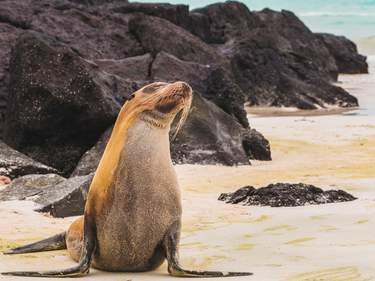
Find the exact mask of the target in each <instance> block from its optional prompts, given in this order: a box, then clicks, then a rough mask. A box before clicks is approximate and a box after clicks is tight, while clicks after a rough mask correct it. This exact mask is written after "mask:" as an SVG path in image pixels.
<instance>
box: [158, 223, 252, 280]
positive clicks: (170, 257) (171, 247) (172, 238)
mask: <svg viewBox="0 0 375 281" xmlns="http://www.w3.org/2000/svg"><path fill="white" fill-rule="evenodd" d="M179 236H180V223H175V224H173V225H172V227H171V228H170V229H169V231H168V232H167V234H166V235H165V237H164V241H163V245H164V248H165V253H166V257H167V261H168V272H169V274H170V275H172V276H175V277H196V278H208V277H234V276H249V275H253V274H252V273H251V272H222V271H197V270H186V269H183V268H182V267H181V266H180V265H179V261H178V241H179Z"/></svg>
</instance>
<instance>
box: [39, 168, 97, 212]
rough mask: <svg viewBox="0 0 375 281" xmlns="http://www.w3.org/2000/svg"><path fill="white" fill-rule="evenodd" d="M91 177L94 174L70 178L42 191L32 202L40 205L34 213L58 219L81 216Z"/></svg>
mask: <svg viewBox="0 0 375 281" xmlns="http://www.w3.org/2000/svg"><path fill="white" fill-rule="evenodd" d="M93 177H94V174H89V175H86V176H80V177H72V178H69V179H67V180H65V181H63V182H61V183H60V184H58V185H53V186H50V187H47V188H45V189H43V191H42V192H41V193H39V194H38V197H37V198H36V199H34V200H33V201H35V202H36V203H38V204H40V205H41V207H39V208H38V209H37V210H36V211H39V212H48V213H50V214H51V215H52V216H54V217H58V218H64V217H70V216H79V215H82V214H83V211H84V209H85V202H86V199H87V193H88V191H89V187H90V185H91V182H92V179H93Z"/></svg>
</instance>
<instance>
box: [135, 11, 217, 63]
mask: <svg viewBox="0 0 375 281" xmlns="http://www.w3.org/2000/svg"><path fill="white" fill-rule="evenodd" d="M129 31H130V32H131V34H133V35H134V36H135V37H136V38H137V39H138V40H139V42H140V44H141V45H142V47H143V49H144V50H145V51H146V52H149V53H151V54H152V55H154V56H155V55H156V54H157V53H158V52H161V51H165V52H168V53H170V54H172V55H174V56H175V57H177V58H179V59H181V60H186V61H195V62H199V63H202V64H210V63H214V62H216V63H217V62H219V61H220V60H223V58H222V57H221V56H220V55H219V54H218V53H217V52H216V50H215V49H214V48H213V47H211V46H209V45H208V44H206V43H205V42H203V41H201V40H200V39H199V38H198V37H196V36H194V35H192V34H191V33H190V32H188V31H187V30H185V29H183V28H182V27H180V26H177V25H175V24H173V23H171V22H169V21H167V20H164V19H162V18H158V17H152V16H145V15H137V16H134V17H133V18H132V19H131V20H130V21H129Z"/></svg>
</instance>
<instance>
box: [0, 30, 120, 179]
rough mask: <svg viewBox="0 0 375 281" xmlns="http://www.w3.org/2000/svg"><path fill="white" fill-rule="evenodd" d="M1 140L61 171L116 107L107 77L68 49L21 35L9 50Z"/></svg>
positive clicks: (71, 165)
mask: <svg viewBox="0 0 375 281" xmlns="http://www.w3.org/2000/svg"><path fill="white" fill-rule="evenodd" d="M10 77H11V78H10V83H11V84H12V85H13V86H12V87H11V88H10V96H9V99H8V111H7V117H6V129H5V136H4V139H5V141H6V143H7V144H9V145H10V146H12V147H14V148H16V149H17V150H19V151H21V152H23V153H25V154H26V155H28V156H30V157H32V158H33V159H36V160H38V161H40V162H42V163H45V164H47V165H50V166H52V167H54V168H57V169H58V170H60V171H62V172H63V173H64V174H67V173H69V172H71V171H72V170H73V169H74V166H75V164H76V163H77V162H78V160H79V158H80V157H81V155H82V154H83V153H84V152H85V151H86V150H87V149H88V148H90V147H91V146H92V145H93V144H94V143H95V141H96V140H97V139H98V137H99V136H100V135H101V133H102V132H103V131H104V130H105V129H106V128H107V127H108V126H109V125H111V124H112V122H113V121H114V120H115V118H116V116H117V113H118V111H119V109H120V104H119V103H118V102H117V101H116V99H115V97H114V96H112V95H113V91H111V88H110V87H109V85H108V80H106V79H104V78H105V77H103V76H102V75H99V74H98V73H97V72H96V70H95V69H92V66H91V65H90V64H85V62H84V61H83V60H82V59H81V58H79V57H78V56H77V55H76V54H75V53H73V52H72V51H71V50H70V49H69V48H68V47H65V46H63V45H61V44H58V43H57V42H54V41H53V40H50V39H48V38H42V37H40V36H39V35H36V34H32V33H27V34H25V35H24V36H22V37H20V38H19V39H18V41H17V44H16V46H15V48H14V49H13V52H12V57H11V67H10Z"/></svg>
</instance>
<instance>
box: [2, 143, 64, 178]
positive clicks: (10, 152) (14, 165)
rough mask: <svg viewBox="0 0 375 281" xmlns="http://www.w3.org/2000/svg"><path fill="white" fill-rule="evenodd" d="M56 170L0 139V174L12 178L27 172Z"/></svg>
mask: <svg viewBox="0 0 375 281" xmlns="http://www.w3.org/2000/svg"><path fill="white" fill-rule="evenodd" d="M56 172H57V170H56V169H54V168H51V167H48V166H46V165H43V164H42V163H39V162H37V161H35V160H33V159H31V158H29V157H28V156H26V155H24V154H22V153H20V152H18V151H16V150H14V149H12V148H11V147H9V146H8V145H6V144H5V143H3V142H2V141H0V176H7V177H10V178H12V179H14V178H17V177H20V176H24V175H29V174H49V173H56Z"/></svg>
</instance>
